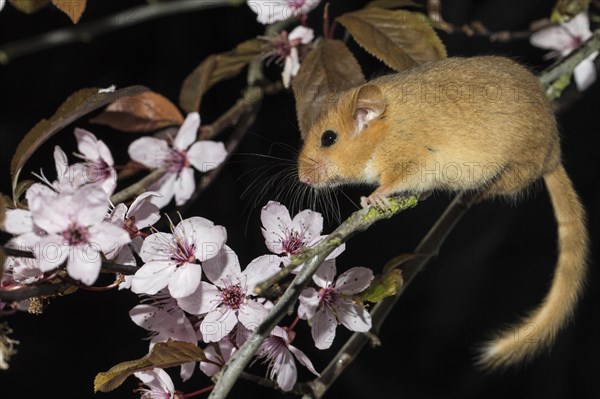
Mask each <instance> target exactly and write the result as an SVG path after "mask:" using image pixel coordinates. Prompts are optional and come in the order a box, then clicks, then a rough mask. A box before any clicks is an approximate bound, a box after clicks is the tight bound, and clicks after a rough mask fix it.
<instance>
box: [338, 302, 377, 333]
mask: <svg viewBox="0 0 600 399" xmlns="http://www.w3.org/2000/svg"><path fill="white" fill-rule="evenodd" d="M335 306H336V312H337V318H338V320H339V321H340V323H342V324H343V325H344V327H346V328H347V329H348V330H350V331H357V332H367V331H369V330H370V329H371V315H370V314H369V312H367V310H366V309H365V308H364V307H362V306H360V305H357V304H355V303H352V300H351V299H342V300H338V301H336V303H335Z"/></svg>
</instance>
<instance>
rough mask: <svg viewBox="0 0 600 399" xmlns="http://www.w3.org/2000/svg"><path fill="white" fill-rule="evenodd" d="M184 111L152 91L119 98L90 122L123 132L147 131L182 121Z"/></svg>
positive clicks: (178, 123) (179, 123)
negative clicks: (180, 110)
mask: <svg viewBox="0 0 600 399" xmlns="http://www.w3.org/2000/svg"><path fill="white" fill-rule="evenodd" d="M183 119H184V118H183V115H181V112H179V110H178V109H177V107H176V106H175V104H173V103H172V102H171V101H170V100H169V99H167V98H165V97H163V96H161V95H160V94H158V93H155V92H153V91H147V92H144V93H140V94H138V95H135V96H131V97H123V98H119V99H118V100H117V101H115V102H113V103H112V104H110V105H109V106H108V107H106V110H105V111H104V112H102V113H101V114H100V115H98V116H96V117H95V118H93V119H92V120H91V121H90V122H93V123H97V124H100V125H107V126H110V127H112V128H113V129H116V130H121V131H123V132H134V133H141V132H143V133H147V132H152V131H154V130H158V129H162V128H165V127H167V126H174V125H181V124H182V123H183Z"/></svg>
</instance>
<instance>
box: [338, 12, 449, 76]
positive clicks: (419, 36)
mask: <svg viewBox="0 0 600 399" xmlns="http://www.w3.org/2000/svg"><path fill="white" fill-rule="evenodd" d="M337 21H339V22H340V23H341V24H342V25H344V27H345V28H346V29H348V32H350V34H351V35H352V37H354V39H355V40H356V42H357V43H358V44H359V45H360V46H361V47H362V48H364V49H365V50H366V51H368V52H369V53H371V54H372V55H373V56H375V57H376V58H378V59H379V60H381V61H383V62H384V63H385V64H386V65H387V66H389V67H390V68H392V69H395V70H396V71H402V70H404V69H406V68H409V67H411V66H414V65H418V64H422V63H425V62H427V61H435V60H440V59H442V58H446V49H445V47H444V45H443V44H442V41H441V40H440V38H439V37H438V36H437V34H436V33H435V31H434V30H433V28H432V27H431V25H429V23H428V22H427V19H426V17H425V16H424V15H423V14H419V13H413V12H409V11H405V10H396V11H390V10H382V9H380V8H367V9H364V10H359V11H355V12H351V13H347V14H343V15H341V16H340V17H338V18H337Z"/></svg>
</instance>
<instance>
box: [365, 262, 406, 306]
mask: <svg viewBox="0 0 600 399" xmlns="http://www.w3.org/2000/svg"><path fill="white" fill-rule="evenodd" d="M403 282H404V281H403V279H402V271H400V270H398V269H393V270H390V271H388V272H387V273H385V274H384V275H383V276H379V277H376V278H375V280H374V281H373V282H372V283H371V285H370V286H369V288H368V289H367V290H366V291H365V292H364V293H363V294H362V295H361V299H362V301H363V302H365V301H366V302H373V303H375V302H379V301H381V300H383V299H385V298H387V297H390V296H393V295H396V293H397V292H398V289H399V288H400V287H401V286H402V284H403Z"/></svg>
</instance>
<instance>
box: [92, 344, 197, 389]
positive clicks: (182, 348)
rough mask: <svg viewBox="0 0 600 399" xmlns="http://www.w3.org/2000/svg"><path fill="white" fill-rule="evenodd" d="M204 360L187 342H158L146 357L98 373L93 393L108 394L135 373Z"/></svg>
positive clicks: (192, 345)
mask: <svg viewBox="0 0 600 399" xmlns="http://www.w3.org/2000/svg"><path fill="white" fill-rule="evenodd" d="M203 360H206V356H205V355H204V351H203V350H202V349H200V348H199V347H198V345H195V344H191V343H189V342H181V341H173V340H168V341H167V342H160V343H158V344H156V345H154V347H152V350H151V351H150V353H148V354H147V355H146V356H144V357H142V358H140V359H137V360H130V361H128V362H123V363H119V364H117V365H116V366H113V367H111V369H110V370H108V371H105V372H102V373H98V374H97V375H96V378H95V379H94V392H98V391H100V392H109V391H112V390H113V389H115V388H117V387H118V386H119V385H121V384H122V383H123V381H125V379H126V378H127V377H129V376H130V375H132V374H133V373H135V372H137V371H143V370H148V369H152V368H155V367H157V368H161V369H166V368H169V367H174V366H179V365H181V364H184V363H188V362H199V361H203Z"/></svg>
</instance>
